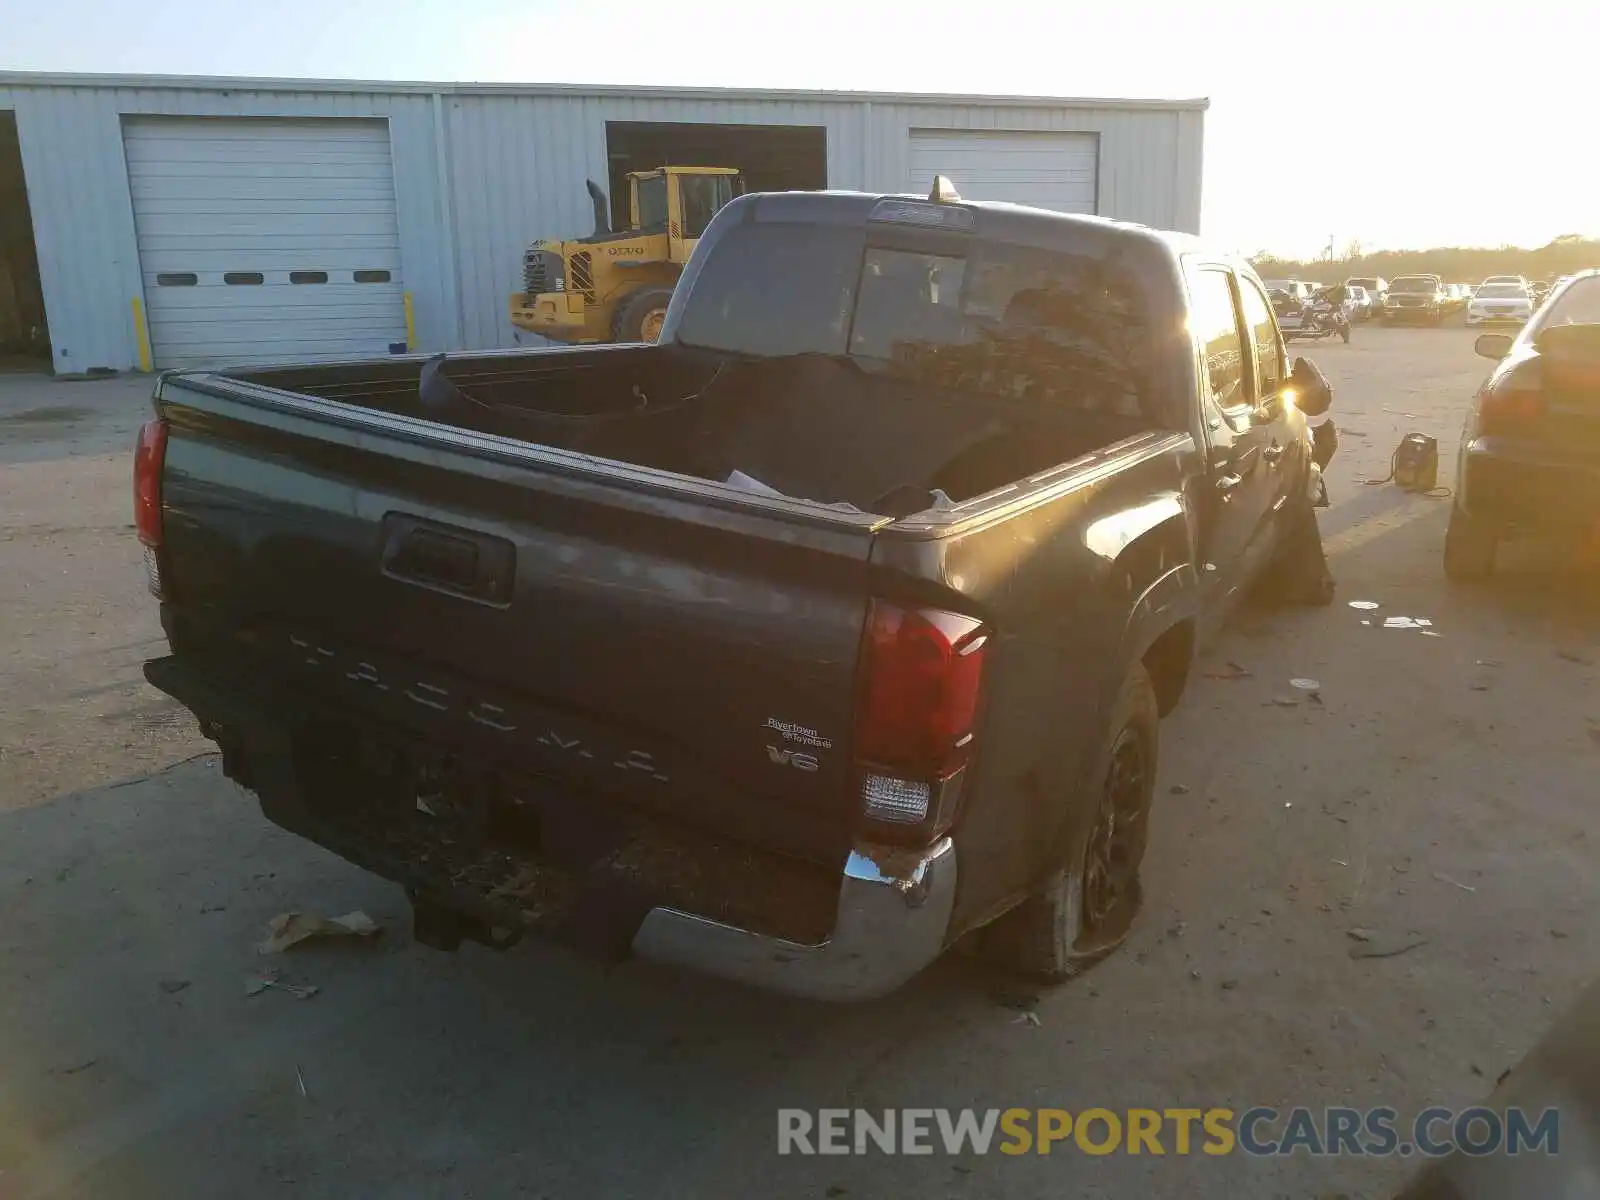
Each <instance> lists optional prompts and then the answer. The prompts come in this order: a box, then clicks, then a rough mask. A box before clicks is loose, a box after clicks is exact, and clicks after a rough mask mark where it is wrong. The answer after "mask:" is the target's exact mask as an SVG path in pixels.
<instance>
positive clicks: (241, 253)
mask: <svg viewBox="0 0 1600 1200" xmlns="http://www.w3.org/2000/svg"><path fill="white" fill-rule="evenodd" d="M123 138H124V142H125V144H126V147H127V158H128V178H129V183H130V185H131V188H132V192H133V220H134V228H135V230H136V232H137V234H138V243H139V267H140V270H141V272H142V274H143V276H144V296H145V309H146V313H147V314H148V320H149V326H150V343H151V350H152V353H153V357H154V359H155V365H156V366H158V367H181V366H191V365H195V364H201V363H222V362H237V363H260V362H275V361H278V362H281V361H287V360H296V359H300V360H304V359H327V358H365V357H370V356H375V355H386V354H390V353H393V352H394V351H395V350H396V349H404V345H405V341H406V319H405V299H404V295H405V291H404V285H403V283H402V281H401V278H400V228H399V222H398V221H397V219H396V216H395V198H394V169H393V166H392V165H391V160H390V155H389V127H388V123H387V122H385V121H372V120H335V119H328V120H307V121H278V120H231V119H217V118H209V117H205V118H175V119H167V118H161V119H154V118H152V119H130V120H128V121H127V122H126V123H125V126H124V130H123Z"/></svg>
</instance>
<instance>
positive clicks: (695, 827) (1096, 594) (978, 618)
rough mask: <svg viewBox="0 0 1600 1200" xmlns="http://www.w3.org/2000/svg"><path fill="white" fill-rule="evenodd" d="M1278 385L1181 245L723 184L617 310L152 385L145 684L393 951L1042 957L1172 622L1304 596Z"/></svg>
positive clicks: (1126, 832)
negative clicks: (585, 333)
mask: <svg viewBox="0 0 1600 1200" xmlns="http://www.w3.org/2000/svg"><path fill="white" fill-rule="evenodd" d="M1328 399H1329V394H1328V391H1327V385H1326V383H1325V381H1323V380H1322V378H1321V376H1320V375H1319V374H1317V372H1316V370H1315V368H1313V367H1311V366H1310V365H1309V364H1307V363H1305V362H1304V360H1301V361H1300V362H1297V363H1296V364H1295V365H1294V367H1293V369H1292V370H1291V367H1290V364H1289V363H1288V361H1287V360H1286V357H1285V352H1284V347H1283V342H1282V338H1281V336H1280V335H1279V332H1278V329H1277V327H1276V325H1275V323H1274V319H1273V315H1272V308H1271V305H1270V304H1269V303H1268V300H1267V295H1266V292H1265V291H1264V289H1263V288H1262V286H1261V283H1260V281H1259V280H1258V279H1257V278H1256V277H1255V275H1254V274H1253V273H1252V272H1251V271H1250V269H1249V268H1248V267H1247V266H1246V265H1245V264H1243V263H1242V262H1239V261H1236V260H1234V259H1232V258H1230V257H1228V256H1226V255H1220V254H1215V253H1212V252H1210V251H1208V250H1207V249H1206V248H1205V246H1203V245H1202V244H1201V243H1199V242H1197V241H1194V240H1191V239H1189V238H1186V237H1182V236H1177V235H1168V234H1164V233H1160V232H1157V231H1154V230H1151V229H1147V228H1143V227H1140V226H1135V225H1129V224H1122V223H1117V222H1113V221H1108V220H1101V219H1096V218H1092V217H1080V216H1067V215H1062V214H1058V213H1052V212H1045V211H1041V210H1035V209H1028V208H1021V207H1015V206H1010V205H1001V204H987V203H966V202H963V201H962V200H961V199H960V197H958V196H956V195H955V194H954V192H953V190H952V189H950V188H949V187H948V185H946V184H944V183H943V182H941V184H940V185H939V186H937V187H936V188H935V191H934V194H933V195H931V196H930V197H928V198H926V199H923V198H918V197H903V196H880V195H862V194H853V193H783V194H757V195H750V196H745V197H742V198H740V199H738V200H735V201H734V202H733V203H731V204H729V205H728V206H727V207H726V208H724V209H723V210H722V211H721V212H720V213H719V214H718V216H717V217H716V219H715V221H714V222H713V223H712V225H711V227H710V228H709V229H708V230H707V232H706V234H705V236H704V237H703V238H702V240H701V242H700V245H699V248H698V250H697V251H696V253H695V255H694V258H693V260H692V261H691V262H690V263H689V264H688V266H687V268H686V270H685V273H684V275H683V277H682V280H681V281H680V283H679V285H678V287H677V290H676V292H675V294H674V297H673V301H672V306H671V309H670V311H669V314H668V316H667V319H666V324H665V327H664V330H663V334H662V337H661V339H660V341H659V342H658V343H656V344H652V345H643V346H614V347H613V346H605V347H582V348H552V349H539V350H522V351H517V352H511V353H473V354H461V355H459V356H452V357H451V358H449V359H448V360H446V359H444V358H443V356H436V357H434V358H431V359H425V358H422V357H408V358H396V359H393V360H385V361H380V362H349V363H332V364H318V365H288V366H282V367H271V368H262V367H253V368H245V369H238V370H215V371H183V372H175V373H169V374H166V375H164V376H162V377H161V378H160V380H159V382H158V384H157V386H156V392H155V417H154V419H153V420H151V421H150V422H149V423H148V424H147V425H146V426H145V427H144V429H143V430H142V432H141V435H140V439H139V446H138V451H137V455H136V465H135V506H136V516H137V527H138V532H139V537H140V539H141V540H142V542H143V544H144V546H145V549H146V561H147V564H148V568H149V574H150V586H151V588H152V590H153V591H154V592H155V594H156V595H157V597H159V600H160V604H161V617H162V622H163V625H164V628H165V630H166V634H167V638H168V641H169V644H170V652H169V653H168V654H166V655H164V656H163V657H160V658H157V659H154V660H152V661H150V662H149V663H148V664H147V665H146V669H145V670H146V676H147V678H148V679H149V680H150V682H151V683H153V684H154V685H155V686H156V687H158V688H160V689H161V690H162V691H164V692H167V693H169V694H170V695H172V696H174V697H176V698H177V699H179V700H180V701H181V702H182V703H183V704H185V705H186V706H188V708H189V709H190V710H192V712H193V713H194V715H195V716H196V717H197V718H198V720H199V722H200V724H201V728H202V729H203V730H204V732H205V733H206V734H207V735H208V736H209V737H211V738H213V739H215V741H216V742H217V744H218V746H219V747H220V749H221V752H222V759H223V765H224V768H225V770H226V773H227V775H228V776H229V777H230V778H231V779H233V780H235V781H237V782H238V783H239V784H241V785H242V786H243V787H245V788H247V789H249V790H251V791H253V792H254V793H255V794H256V795H257V796H258V797H259V800H260V803H261V807H262V810H263V812H264V813H265V815H266V816H267V817H268V818H269V819H270V820H272V821H274V822H277V823H278V824H279V825H282V826H283V827H285V828H287V829H290V830H293V831H295V832H296V833H299V834H301V835H303V836H305V837H307V838H309V839H311V840H313V841H315V842H317V843H319V844H321V845H323V846H326V847H328V848H330V849H332V850H333V851H335V852H336V853H338V854H340V855H342V856H344V857H345V858H347V859H349V860H350V861H351V862H353V863H357V864H359V865H361V866H363V867H365V868H367V869H370V870H372V871H375V872H378V873H380V874H382V875H384V876H387V877H389V878H391V879H393V880H395V881H397V882H399V883H401V884H402V885H403V886H404V887H405V888H406V889H407V890H408V893H409V895H410V896H411V898H412V901H413V904H414V911H415V925H416V932H417V935H418V937H419V938H420V939H421V940H423V941H424V942H427V943H428V944H431V945H436V946H440V947H442V948H447V949H448V948H454V947H455V946H456V945H458V944H459V943H460V941H461V939H462V938H470V939H473V940H478V941H483V942H487V943H490V944H494V945H505V944H508V943H510V942H512V941H515V940H516V939H517V938H518V937H520V936H522V935H524V934H527V933H531V932H537V933H540V934H542V935H547V936H550V937H554V938H558V939H563V940H565V941H567V942H569V943H571V944H575V945H578V946H581V947H582V948H584V949H585V950H587V951H588V952H590V953H595V954H601V955H606V956H609V957H611V958H613V959H620V958H622V957H626V956H629V955H635V956H639V957H643V958H647V959H654V960H658V961H665V962H669V963H676V964H681V965H685V966H688V967H692V968H696V969H699V970H703V971H709V972H713V973H716V974H719V975H723V976H727V977H731V978H735V979H739V980H744V981H748V982H751V983H755V984H758V985H762V986H766V987H770V988H774V989H778V990H782V991H787V992H791V993H798V994H803V995H809V996H816V997H826V998H835V999H849V998H861V997H868V996H874V995H879V994H882V993H885V992H887V991H889V990H891V989H893V988H895V987H897V986H899V985H900V984H901V983H903V982H904V981H906V980H907V979H909V978H910V977H911V976H912V975H914V974H915V973H917V972H918V971H919V970H920V969H921V968H923V967H924V966H926V965H927V964H929V963H930V962H932V961H933V960H934V959H935V958H937V957H938V956H939V955H940V954H941V953H942V952H943V951H944V950H945V949H946V948H948V947H950V946H951V945H952V944H954V943H955V942H956V941H957V940H958V939H965V940H966V942H967V944H969V945H976V946H977V947H978V948H979V950H980V951H981V952H983V953H984V954H986V955H988V956H990V957H991V958H992V959H994V960H995V961H997V962H1000V963H1003V964H1006V965H1007V966H1009V967H1011V968H1014V969H1016V970H1018V971H1022V972H1026V973H1028V974H1030V975H1033V976H1037V977H1041V978H1044V979H1051V980H1060V979H1064V978H1066V977H1068V976H1070V975H1072V974H1074V973H1076V972H1077V971H1079V970H1081V969H1082V968H1083V967H1084V966H1085V965H1087V964H1089V963H1091V962H1093V961H1095V960H1096V959H1098V958H1100V957H1102V956H1103V955H1104V954H1106V953H1107V952H1108V951H1110V950H1111V949H1112V948H1114V947H1115V946H1116V945H1117V944H1118V942H1119V941H1120V940H1121V939H1122V938H1123V937H1124V935H1125V934H1126V932H1127V929H1128V926H1129V923H1130V922H1131V920H1132V919H1133V916H1134V914H1135V912H1136V911H1137V909H1138V905H1139V867H1140V860H1141V858H1142V856H1143V852H1144V846H1145V840H1146V830H1147V826H1148V821H1149V817H1150V807H1151V797H1152V791H1153V783H1154V778H1155V772H1156V760H1157V743H1158V725H1159V720H1158V718H1159V716H1160V715H1161V714H1164V713H1166V712H1168V711H1170V710H1171V709H1172V707H1173V706H1174V705H1175V704H1176V703H1177V702H1178V698H1179V695H1180V694H1181V693H1182V691H1183V690H1184V685H1185V682H1186V680H1187V678H1188V675H1189V669H1190V663H1191V661H1192V659H1193V657H1194V653H1195V647H1196V645H1197V643H1198V642H1199V641H1200V640H1201V639H1202V638H1203V637H1204V636H1205V634H1206V631H1207V630H1208V629H1209V628H1211V627H1212V626H1214V625H1215V623H1216V622H1217V621H1218V620H1219V619H1220V618H1221V616H1222V615H1223V614H1224V613H1225V612H1226V611H1227V608H1228V606H1229V605H1230V604H1231V603H1232V602H1233V601H1234V600H1235V599H1236V598H1238V597H1239V596H1240V595H1242V594H1243V593H1244V591H1245V590H1246V589H1247V588H1251V587H1254V586H1256V585H1258V584H1263V585H1265V584H1270V586H1272V587H1274V588H1276V589H1278V590H1279V591H1281V592H1282V593H1283V594H1284V596H1285V597H1286V598H1288V599H1290V600H1293V601H1297V602H1310V603H1326V602H1327V601H1328V599H1329V598H1330V597H1331V583H1330V582H1329V581H1328V579H1327V574H1326V567H1325V564H1324V562H1323V559H1322V553H1321V545H1320V542H1319V541H1318V539H1317V535H1316V526H1315V520H1314V514H1313V513H1312V510H1311V491H1312V489H1313V488H1314V482H1315V480H1314V474H1315V472H1314V468H1313V466H1312V463H1311V460H1310V455H1309V452H1308V442H1307V434H1306V428H1305V422H1304V419H1303V417H1302V415H1301V409H1304V408H1310V407H1312V406H1315V405H1319V404H1321V405H1325V404H1326V403H1327V402H1328ZM1269 577H1270V578H1269ZM969 935H970V936H969Z"/></svg>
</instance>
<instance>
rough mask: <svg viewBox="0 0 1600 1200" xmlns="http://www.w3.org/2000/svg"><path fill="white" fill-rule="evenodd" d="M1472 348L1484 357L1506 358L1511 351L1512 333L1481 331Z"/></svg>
mask: <svg viewBox="0 0 1600 1200" xmlns="http://www.w3.org/2000/svg"><path fill="white" fill-rule="evenodd" d="M1472 349H1473V351H1474V352H1475V353H1477V354H1479V355H1481V356H1482V357H1484V358H1504V357H1505V356H1506V355H1508V354H1510V353H1511V335H1510V334H1509V333H1480V334H1479V335H1478V340H1477V341H1475V342H1473V343H1472Z"/></svg>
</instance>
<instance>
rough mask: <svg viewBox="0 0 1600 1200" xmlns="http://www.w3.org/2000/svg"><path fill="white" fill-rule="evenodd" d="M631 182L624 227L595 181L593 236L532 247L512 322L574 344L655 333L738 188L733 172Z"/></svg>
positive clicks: (669, 172)
mask: <svg viewBox="0 0 1600 1200" xmlns="http://www.w3.org/2000/svg"><path fill="white" fill-rule="evenodd" d="M627 179H628V193H629V195H628V211H629V223H628V228H627V229H620V230H617V231H615V232H613V231H612V229H611V223H610V221H609V220H608V218H607V212H608V210H609V208H610V205H609V203H608V202H607V200H606V194H605V193H604V192H603V191H601V190H600V187H599V185H598V184H596V183H595V182H594V180H592V179H591V180H589V181H588V189H589V198H590V199H591V200H593V201H594V233H593V234H592V235H590V236H589V237H585V238H575V239H573V240H571V241H542V242H535V243H534V244H533V245H531V246H529V247H528V251H527V253H526V254H525V255H523V260H522V271H523V290H522V291H521V292H520V293H518V294H517V295H514V296H512V297H511V324H512V325H514V326H516V327H517V328H518V329H526V330H527V331H528V332H529V333H537V334H540V335H541V336H543V337H547V338H553V339H554V340H556V341H561V342H574V343H582V342H590V343H592V342H653V341H655V340H656V338H657V337H659V336H660V334H661V323H662V321H663V320H664V319H665V317H666V315H667V304H668V302H669V301H670V300H671V299H672V288H673V285H674V284H676V283H677V282H678V276H679V275H681V274H682V273H683V265H684V263H686V262H688V261H689V256H690V255H691V254H693V253H694V248H695V245H696V243H698V242H699V240H700V235H701V234H702V233H704V232H705V229H706V226H707V225H708V224H710V223H711V218H712V217H713V216H715V215H716V213H717V210H718V209H720V208H721V207H722V206H723V205H724V204H726V203H728V201H730V200H732V199H733V198H734V197H735V196H737V195H739V194H740V193H742V192H743V191H744V185H743V182H742V180H741V178H740V175H739V171H738V170H737V168H734V167H660V168H657V169H656V170H654V171H634V172H632V173H630V174H629V175H628V177H627Z"/></svg>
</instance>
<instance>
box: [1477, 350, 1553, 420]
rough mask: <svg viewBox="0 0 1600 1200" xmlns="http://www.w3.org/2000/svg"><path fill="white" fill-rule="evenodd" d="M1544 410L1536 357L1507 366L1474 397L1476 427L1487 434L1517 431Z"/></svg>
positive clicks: (1539, 417)
mask: <svg viewBox="0 0 1600 1200" xmlns="http://www.w3.org/2000/svg"><path fill="white" fill-rule="evenodd" d="M1544 413H1545V400H1544V377H1543V368H1542V364H1541V363H1540V362H1539V360H1538V359H1526V360H1524V361H1522V362H1520V363H1518V364H1517V365H1516V366H1514V367H1511V368H1510V369H1509V370H1507V371H1506V373H1505V374H1503V375H1501V376H1500V378H1498V379H1496V380H1495V381H1494V382H1493V383H1492V384H1490V385H1489V387H1488V388H1487V389H1486V390H1485V391H1484V393H1483V396H1482V398H1481V399H1480V400H1479V401H1478V428H1479V430H1480V431H1481V432H1483V433H1487V434H1497V433H1504V434H1510V433H1518V432H1521V431H1523V430H1525V429H1527V428H1528V426H1530V425H1533V424H1535V423H1537V422H1538V421H1539V420H1540V419H1541V418H1542V417H1543V416H1544Z"/></svg>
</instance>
